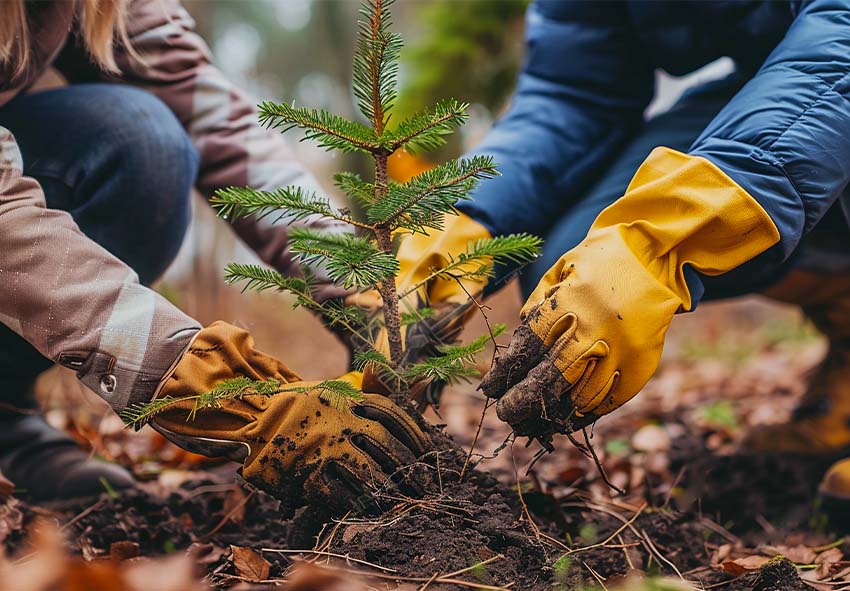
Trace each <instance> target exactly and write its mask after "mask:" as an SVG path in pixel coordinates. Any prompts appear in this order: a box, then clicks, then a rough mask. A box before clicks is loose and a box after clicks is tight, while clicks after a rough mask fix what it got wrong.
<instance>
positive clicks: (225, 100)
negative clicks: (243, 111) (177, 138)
mask: <svg viewBox="0 0 850 591" xmlns="http://www.w3.org/2000/svg"><path fill="white" fill-rule="evenodd" d="M203 69H204V70H206V72H200V73H199V74H198V81H197V86H196V87H195V92H194V94H193V95H192V120H191V121H190V122H189V135H191V136H192V139H193V140H195V141H196V145H197V144H198V142H199V141H200V140H202V139H203V136H204V135H206V134H208V133H210V132H212V131H214V130H216V129H223V128H225V127H226V126H227V123H228V121H229V120H230V86H229V85H228V83H227V81H226V80H225V79H224V78H223V77H222V75H221V74H219V73H218V72H217V71H216V70H215V68H213V67H212V66H209V67H203ZM199 148H200V146H199Z"/></svg>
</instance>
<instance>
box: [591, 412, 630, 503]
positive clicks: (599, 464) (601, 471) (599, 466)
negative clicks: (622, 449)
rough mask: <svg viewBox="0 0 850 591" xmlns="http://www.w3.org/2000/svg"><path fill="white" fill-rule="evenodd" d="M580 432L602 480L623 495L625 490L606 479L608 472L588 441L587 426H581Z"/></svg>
mask: <svg viewBox="0 0 850 591" xmlns="http://www.w3.org/2000/svg"><path fill="white" fill-rule="evenodd" d="M581 432H582V433H583V434H584V442H585V444H586V445H587V449H588V451H589V452H590V454H591V456H592V457H593V462H594V463H595V464H596V469H597V470H599V475H600V476H602V480H603V482H605V484H607V485H608V486H609V487H610V488H612V489H614V490H615V491H617V492H618V493H620V495H622V496H625V495H626V491H624V490H623V489H621V488H619V487H618V486H614V484H613V483H612V482H611V481H610V480H608V474H606V473H605V468H604V467H603V466H602V462H600V461H599V456H597V455H596V450H595V449H594V448H593V445H591V443H590V438H589V437H588V436H587V426H584V427H582V428H581Z"/></svg>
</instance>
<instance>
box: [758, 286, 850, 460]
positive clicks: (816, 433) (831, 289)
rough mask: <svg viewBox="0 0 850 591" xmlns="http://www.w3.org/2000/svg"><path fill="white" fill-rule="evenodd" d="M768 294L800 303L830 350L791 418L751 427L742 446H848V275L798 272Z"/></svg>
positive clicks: (822, 449)
mask: <svg viewBox="0 0 850 591" xmlns="http://www.w3.org/2000/svg"><path fill="white" fill-rule="evenodd" d="M764 295H767V296H769V297H772V298H774V299H778V300H780V301H785V302H793V303H797V304H800V305H801V306H802V308H803V311H804V312H805V314H806V316H808V318H809V319H810V320H811V321H812V322H813V323H814V324H815V326H817V328H818V329H819V330H820V331H822V332H823V333H824V335H825V336H826V337H827V338H828V339H829V351H828V352H827V354H826V358H825V359H824V360H823V363H822V364H821V365H820V367H819V368H818V369H817V370H816V371H815V373H814V374H813V375H812V378H811V380H810V381H809V386H808V389H807V390H806V394H805V395H804V396H803V398H802V400H801V401H800V404H799V405H798V407H797V409H796V410H795V411H794V415H793V416H792V418H791V420H790V421H788V422H787V423H785V424H782V425H770V426H766V427H759V428H756V429H753V430H752V431H751V432H750V433H749V434H748V435H747V437H746V438H745V440H744V442H743V443H742V449H743V450H745V451H749V452H757V453H801V454H831V453H836V452H839V451H842V450H844V449H845V448H846V449H848V450H850V275H848V274H838V275H834V276H824V275H819V274H815V273H810V272H804V271H794V272H792V273H791V274H790V275H789V276H788V277H787V278H786V279H785V280H784V281H783V282H782V283H780V284H779V285H777V286H775V287H773V288H771V289H770V290H768V292H766V293H765V294H764Z"/></svg>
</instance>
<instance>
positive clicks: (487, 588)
mask: <svg viewBox="0 0 850 591" xmlns="http://www.w3.org/2000/svg"><path fill="white" fill-rule="evenodd" d="M296 560H297V559H296ZM335 568H336V570H338V571H341V572H344V573H351V574H355V575H361V576H364V577H374V578H376V579H384V580H388V581H396V582H400V581H401V582H408V583H427V582H428V580H429V578H430V577H404V576H397V575H387V574H384V573H370V572H367V571H362V570H358V569H355V568H342V567H335ZM231 576H232V575H231ZM275 582H278V583H285V582H286V580H285V579H277V580H276V581H275ZM432 582H433V583H443V584H445V585H457V586H458V587H469V588H472V589H483V591H510V589H511V588H512V587H513V586H514V583H508V584H507V585H504V586H502V587H495V586H493V585H484V584H483V583H478V582H472V581H464V580H462V579H448V578H445V577H437V578H436V579H434V580H433V581H432Z"/></svg>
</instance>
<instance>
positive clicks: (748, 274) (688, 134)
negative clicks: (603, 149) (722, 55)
mask: <svg viewBox="0 0 850 591" xmlns="http://www.w3.org/2000/svg"><path fill="white" fill-rule="evenodd" d="M745 82H746V79H745V78H744V77H742V76H739V75H737V74H732V75H731V76H728V77H727V78H724V79H721V80H713V81H710V82H707V83H704V84H702V85H701V86H697V87H695V88H692V89H690V90H689V91H688V92H686V93H685V94H684V95H683V96H682V97H681V98H680V99H679V100H678V101H677V102H676V104H674V105H673V107H671V108H670V109H669V110H668V111H665V112H663V113H661V114H659V115H657V116H655V117H653V118H652V119H650V120H649V121H647V122H646V123H645V124H644V126H643V128H642V129H641V130H640V131H639V132H638V133H637V135H636V136H635V137H634V138H632V140H631V141H630V142H629V143H628V144H627V145H626V146H625V147H624V148H623V149H622V151H621V152H620V153H619V154H618V155H617V156H616V157H615V158H614V160H613V161H612V162H611V164H610V165H609V166H608V169H607V170H606V172H605V173H604V174H602V175H601V176H600V177H599V180H598V181H597V182H596V184H595V185H594V186H592V187H591V189H590V190H589V191H588V192H587V193H586V194H585V196H584V197H583V198H582V199H580V200H578V201H577V202H576V204H575V205H573V206H572V207H571V208H570V209H568V210H567V211H566V213H565V214H564V216H563V217H562V218H561V219H560V220H558V222H557V223H556V224H555V225H554V226H553V227H552V229H551V231H550V232H549V234H548V235H546V236H543V239H544V242H543V253H542V256H541V257H540V258H539V259H537V260H536V261H535V262H534V263H533V264H531V265H530V266H529V267H527V268H526V269H524V271H523V273H522V275H521V276H520V283H521V285H522V289H523V293H524V294H525V296H526V297H527V296H528V295H529V294H530V293H531V292H532V291H533V290H534V288H535V286H536V285H537V283H538V282H539V281H540V278H541V277H543V275H544V274H545V273H546V271H547V270H548V269H549V268H550V267H551V266H552V265H554V264H555V262H556V261H557V260H558V259H559V258H560V257H561V256H562V255H563V254H564V253H565V252H567V251H569V250H571V249H572V248H574V247H575V246H576V245H578V244H579V243H580V242H581V241H582V240H583V239H584V238H585V236H586V235H587V231H588V230H589V229H590V226H591V225H592V224H593V221H594V220H595V219H596V216H597V215H599V213H600V212H601V211H602V210H603V209H605V208H606V207H608V206H609V205H611V204H612V203H614V202H615V201H616V200H617V199H619V198H620V197H621V196H622V195H623V193H625V191H626V188H627V187H628V185H629V182H630V181H631V179H632V177H633V176H634V174H635V172H636V171H637V169H638V168H639V167H640V165H641V163H642V162H643V161H644V159H646V157H647V156H648V155H649V153H650V152H651V151H652V150H653V148H655V147H657V146H667V147H668V148H673V149H674V150H678V151H680V152H687V151H688V149H689V148H690V146H691V144H692V143H693V142H694V140H696V138H697V137H698V136H699V135H700V133H702V130H703V129H705V127H706V126H707V125H708V124H709V123H710V122H711V120H712V119H713V118H714V117H715V115H717V114H718V113H719V112H720V110H721V109H722V108H723V107H724V106H725V105H726V103H728V102H729V101H730V100H731V99H732V98H733V97H734V96H735V94H737V92H738V91H739V90H740V89H741V87H742V86H743V84H744V83H745ZM842 202H843V203H844V204H845V205H846V204H848V203H850V192H849V191H848V190H847V189H845V194H844V195H843V196H841V197H840V198H839V200H838V201H837V202H836V203H835V204H834V205H833V207H832V208H831V209H830V210H829V211H828V213H827V214H826V216H824V218H822V219H821V221H820V222H819V223H818V225H817V226H816V227H815V229H814V230H813V231H812V232H811V233H810V234H809V235H807V236H806V237H805V238H804V239H803V241H802V242H801V244H800V246H799V247H798V248H797V250H796V251H795V252H794V254H793V255H792V256H791V257H790V258H789V259H788V260H787V261H786V262H785V263H784V264H783V265H782V266H781V267H780V268H775V267H765V266H764V265H763V264H761V262H760V261H759V260H758V259H755V260H753V261H750V262H748V263H745V264H744V265H741V266H740V267H738V268H736V269H733V270H732V271H730V272H729V273H725V274H723V275H720V276H716V277H706V276H703V277H701V278H702V280H703V284H704V287H705V295H704V296H703V298H702V299H703V300H712V299H721V298H727V297H734V296H740V295H744V294H747V293H754V292H758V291H760V290H761V289H764V288H767V287H769V286H771V285H773V284H775V283H777V282H779V281H780V280H781V279H782V278H783V277H784V276H785V275H787V273H788V272H790V270H791V269H792V268H795V267H798V268H804V269H806V270H809V271H815V272H820V273H824V274H829V273H835V272H845V271H850V228H848V224H847V219H846V216H845V213H844V207H843V206H842Z"/></svg>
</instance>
